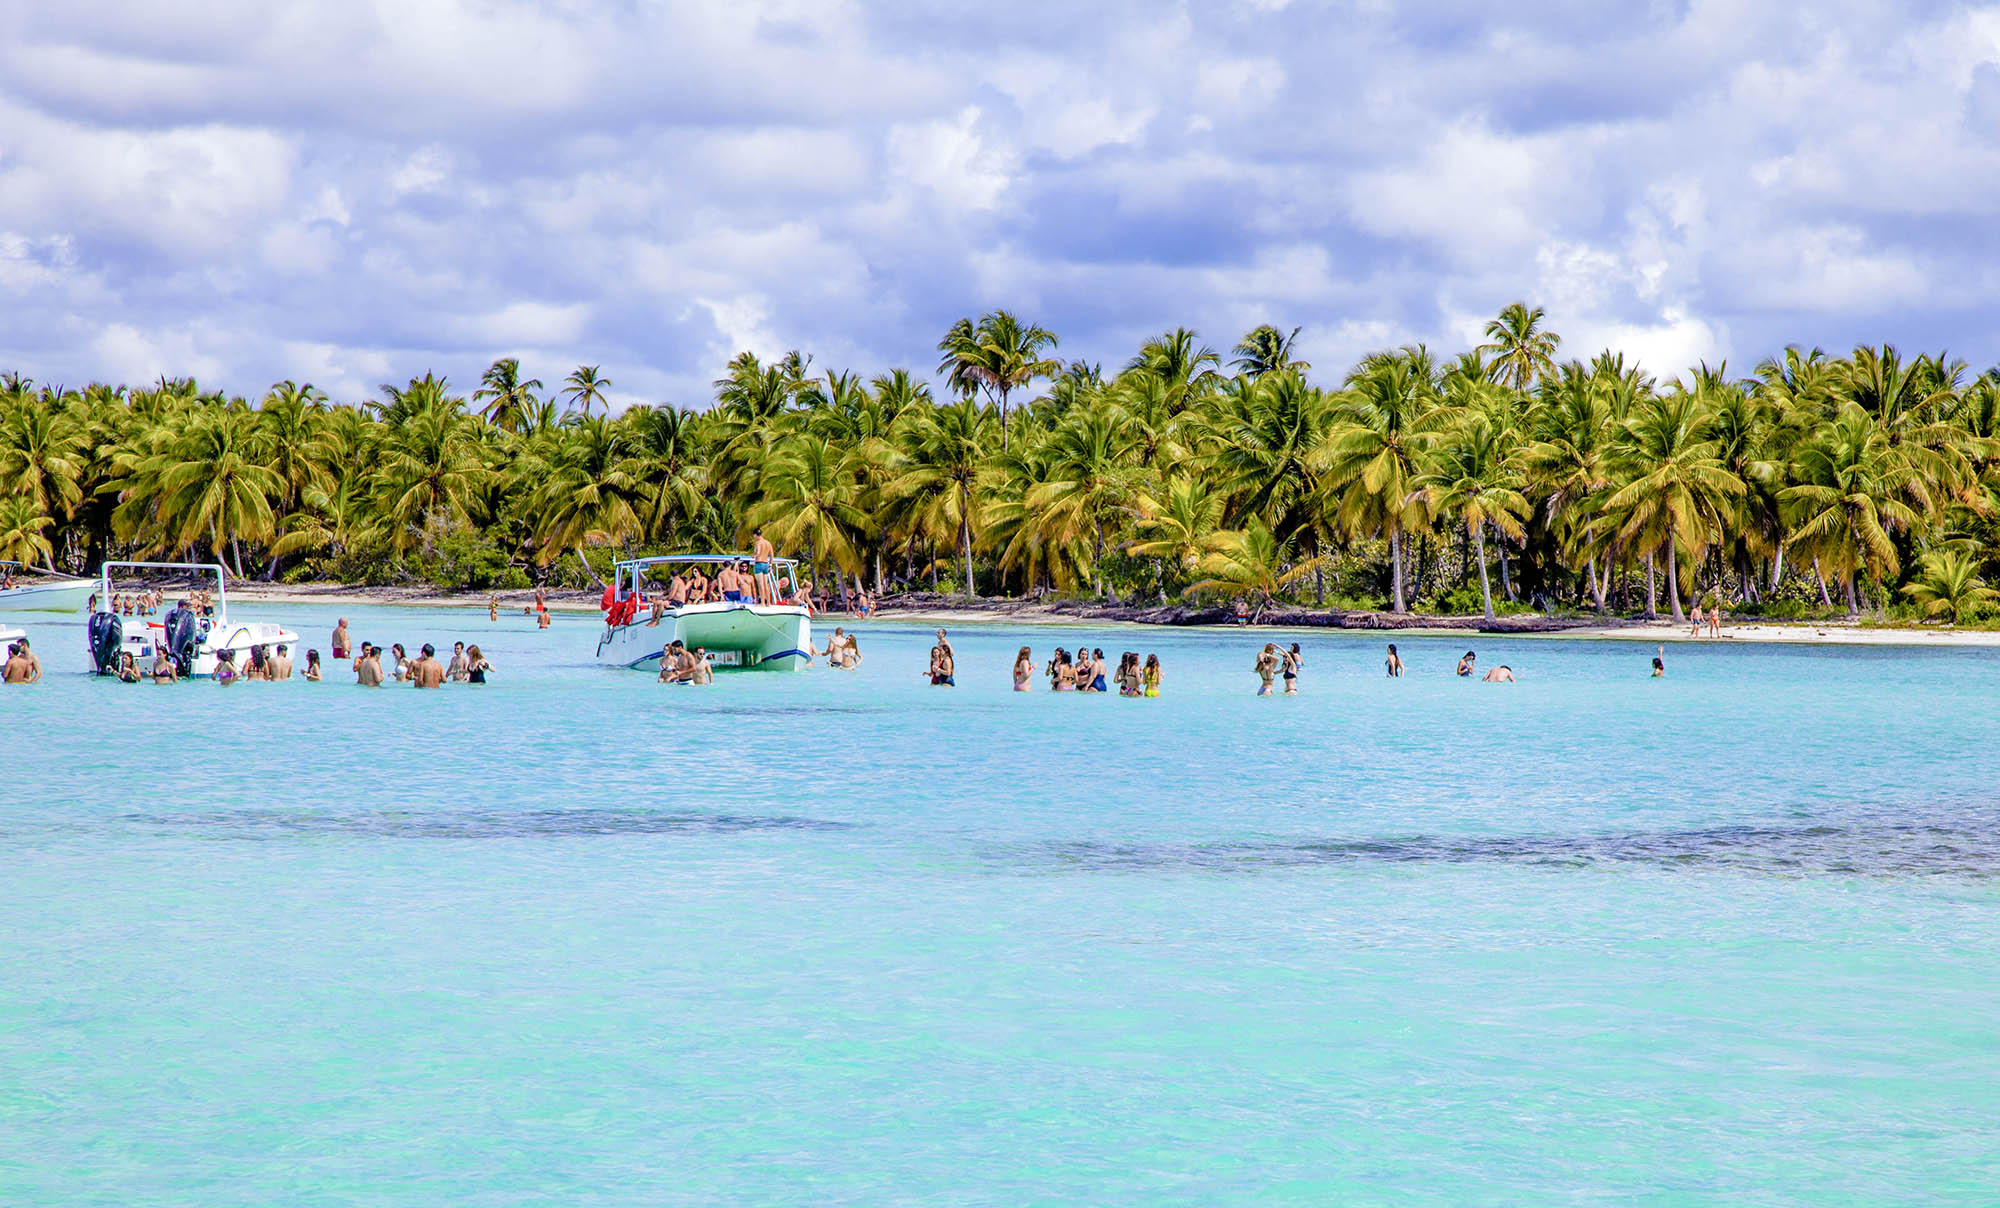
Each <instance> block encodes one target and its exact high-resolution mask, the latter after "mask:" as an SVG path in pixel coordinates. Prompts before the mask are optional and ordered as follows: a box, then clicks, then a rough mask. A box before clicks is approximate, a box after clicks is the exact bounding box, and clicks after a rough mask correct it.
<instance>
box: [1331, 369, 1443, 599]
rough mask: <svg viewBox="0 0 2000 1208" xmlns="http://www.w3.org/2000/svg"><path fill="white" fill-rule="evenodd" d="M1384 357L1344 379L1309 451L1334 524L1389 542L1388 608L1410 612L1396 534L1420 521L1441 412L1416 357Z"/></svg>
mask: <svg viewBox="0 0 2000 1208" xmlns="http://www.w3.org/2000/svg"><path fill="white" fill-rule="evenodd" d="M1415 351H1416V350H1405V351H1404V353H1402V354H1383V355H1378V356H1375V357H1371V358H1369V359H1368V360H1367V361H1365V362H1363V363H1362V365H1361V367H1360V368H1358V369H1356V370H1355V371H1354V373H1353V374H1351V375H1349V377H1348V379H1347V389H1346V390H1345V391H1344V392H1343V394H1342V396H1341V400H1340V402H1339V405H1338V407H1337V409H1336V413H1337V416H1338V420H1339V422H1338V423H1336V424H1335V425H1334V427H1333V428H1332V429H1331V430H1330V431H1329V432H1328V433H1327V436H1326V437H1325V439H1323V440H1322V441H1321V442H1320V447H1319V448H1318V449H1317V450H1315V451H1314V454H1313V460H1314V462H1315V463H1316V464H1317V465H1318V466H1319V468H1320V472H1321V479H1320V481H1321V487H1322V490H1324V491H1325V492H1327V495H1328V498H1329V500H1330V501H1331V503H1332V510H1333V513H1334V515H1335V517H1336V518H1337V519H1338V521H1339V522H1340V524H1341V525H1342V526H1344V527H1345V528H1346V529H1347V530H1348V531H1350V532H1355V533H1363V532H1366V533H1380V534H1382V535H1383V536H1384V537H1386V538H1388V541H1389V581H1390V596H1391V605H1392V607H1393V608H1394V609H1395V611H1397V612H1407V611H1409V601H1408V598H1407V596H1406V593H1405V591H1404V587H1403V534H1404V533H1406V532H1408V531H1409V530H1410V529H1412V528H1416V527H1421V526H1422V525H1423V524H1424V523H1425V522H1426V518H1425V516H1424V507H1423V501H1422V500H1421V498H1419V496H1418V494H1417V479H1418V477H1419V476H1420V475H1421V474H1422V472H1423V459H1424V457H1425V455H1426V454H1427V453H1428V451H1429V450H1430V448H1431V446H1432V445H1433V444H1435V443H1436V440H1437V436H1436V432H1435V431H1434V428H1435V426H1436V424H1437V423H1438V422H1439V421H1440V420H1441V419H1442V418H1444V416H1445V413H1444V412H1443V410H1442V408H1440V406H1439V402H1438V398H1437V387H1436V384H1435V383H1434V382H1432V381H1431V380H1430V378H1429V376H1428V375H1427V374H1426V373H1425V372H1424V369H1423V358H1420V357H1418V356H1416V355H1412V354H1413V353H1414V352H1415Z"/></svg>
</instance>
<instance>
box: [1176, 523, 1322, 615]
mask: <svg viewBox="0 0 2000 1208" xmlns="http://www.w3.org/2000/svg"><path fill="white" fill-rule="evenodd" d="M1215 544H1216V548H1215V549H1214V550H1213V551H1212V552H1211V553H1209V554H1208V555H1206V556H1205V557H1203V558H1202V560H1201V572H1202V573H1203V574H1204V575H1206V576H1207V578H1205V579H1203V580H1202V581H1201V582H1199V583H1196V584H1194V585H1193V586H1192V587H1191V588H1190V589H1189V590H1191V591H1219V592H1223V593H1225V594H1228V595H1233V596H1241V597H1243V598H1244V599H1246V600H1249V601H1251V615H1252V617H1253V618H1255V617H1257V616H1261V615H1262V614H1263V611H1264V609H1265V608H1267V607H1269V606H1270V605H1271V604H1272V602H1273V601H1275V600H1276V599H1277V597H1278V595H1279V593H1281V592H1283V591H1284V590H1285V589H1286V588H1288V587H1290V586H1291V585H1292V584H1294V583H1297V582H1298V581H1299V580H1301V579H1303V578H1305V576H1307V575H1309V574H1311V573H1312V572H1314V571H1316V570H1318V569H1319V568H1320V563H1321V562H1322V561H1324V559H1323V558H1307V559H1304V560H1303V561H1298V560H1295V559H1294V557H1293V553H1292V548H1291V545H1290V543H1288V542H1285V541H1282V540H1280V539H1279V538H1278V536H1277V534H1275V533H1273V532H1272V531H1271V529H1270V526H1268V525H1266V524H1265V523H1264V522H1263V521H1262V520H1260V519H1257V518H1256V517H1254V516H1253V517H1251V519H1250V523H1249V524H1248V525H1246V526H1245V527H1244V528H1242V529H1237V530H1231V531H1227V532H1223V533H1219V534H1217V535H1216V543H1215Z"/></svg>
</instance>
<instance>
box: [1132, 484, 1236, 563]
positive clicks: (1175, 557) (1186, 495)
mask: <svg viewBox="0 0 2000 1208" xmlns="http://www.w3.org/2000/svg"><path fill="white" fill-rule="evenodd" d="M1222 503H1223V500H1222V496H1221V495H1219V494H1217V493H1216V492H1215V491H1214V490H1212V489H1211V488H1210V487H1209V485H1208V484H1207V483H1206V482H1204V481H1202V480H1201V479H1199V478H1196V477H1193V476H1191V475H1189V476H1183V477H1178V478H1172V479H1169V480H1168V481H1167V484H1166V490H1165V491H1163V492H1161V493H1160V494H1159V495H1157V496H1155V495H1149V494H1142V495H1140V496H1139V499H1138V511H1139V524H1138V530H1139V532H1140V533H1142V534H1144V535H1145V540H1142V541H1135V542H1133V544H1132V552H1133V553H1135V554H1138V555H1139V556H1140V557H1144V558H1158V559H1161V560H1163V561H1165V562H1166V563H1168V564H1169V565H1171V566H1172V567H1173V568H1174V569H1175V570H1176V571H1177V572H1179V573H1180V574H1182V575H1186V574H1188V573H1190V572H1192V571H1194V570H1195V568H1196V567H1197V566H1198V565H1199V564H1200V562H1201V559H1202V558H1203V557H1205V556H1206V555H1208V554H1211V553H1214V552H1215V550H1216V543H1215V539H1214V538H1215V532H1216V528H1217V526H1218V525H1220V524H1221V523H1222Z"/></svg>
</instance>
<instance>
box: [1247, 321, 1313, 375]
mask: <svg viewBox="0 0 2000 1208" xmlns="http://www.w3.org/2000/svg"><path fill="white" fill-rule="evenodd" d="M1299 331H1300V329H1299V328H1297V327H1294V328H1292V334H1290V335H1286V334H1285V333H1284V332H1281V331H1279V330H1278V329H1277V328H1275V327H1273V326H1271V325H1270V324H1269V323H1265V324H1263V325H1261V326H1258V327H1253V328H1251V329H1250V330H1249V331H1247V332H1245V333H1243V338H1242V339H1240V340H1238V341H1236V347H1235V348H1232V349H1230V354H1231V356H1230V361H1229V364H1230V367H1231V368H1233V369H1235V370H1236V371H1237V372H1238V373H1241V374H1244V375H1246V376H1249V377H1253V378H1256V377H1263V376H1264V375H1265V374H1267V373H1281V372H1283V371H1285V370H1288V369H1289V370H1291V371H1292V372H1293V373H1304V372H1305V371H1306V370H1308V369H1311V368H1312V365H1311V364H1310V363H1308V362H1306V361H1302V360H1299V359H1298V358H1297V357H1296V356H1295V355H1293V352H1292V349H1293V346H1294V345H1296V344H1297V343H1298V339H1299Z"/></svg>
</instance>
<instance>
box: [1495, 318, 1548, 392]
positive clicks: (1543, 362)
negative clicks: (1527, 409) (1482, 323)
mask: <svg viewBox="0 0 2000 1208" xmlns="http://www.w3.org/2000/svg"><path fill="white" fill-rule="evenodd" d="M1547 317H1548V312H1547V311H1545V310H1543V309H1542V308H1541V307H1539V306H1537V307H1534V308H1532V309H1530V308H1529V306H1528V305H1527V304H1526V303H1525V302H1510V303H1508V304H1507V306H1506V307H1505V308H1504V309H1503V310H1501V312H1500V316H1499V317H1498V318H1496V319H1494V320H1492V321H1491V322H1489V323H1487V325H1486V338H1487V340H1488V341H1489V342H1488V343H1485V344H1481V345H1480V346H1479V351H1480V352H1491V353H1493V354H1495V355H1494V365H1493V374H1494V380H1495V381H1497V382H1499V383H1500V384H1501V385H1503V386H1505V387H1507V388H1508V389H1510V390H1512V391H1513V392H1514V393H1516V394H1526V393H1528V391H1529V390H1530V389H1531V388H1532V387H1533V386H1534V384H1535V383H1536V382H1539V381H1541V380H1542V379H1543V378H1546V377H1550V376H1552V375H1553V374H1554V373H1555V367H1556V360H1555V358H1556V348H1557V346H1558V345H1560V344H1561V343H1562V337H1560V336H1558V335H1556V333H1554V332H1552V331H1545V330H1543V328H1542V320H1543V319H1546V318H1547Z"/></svg>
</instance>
